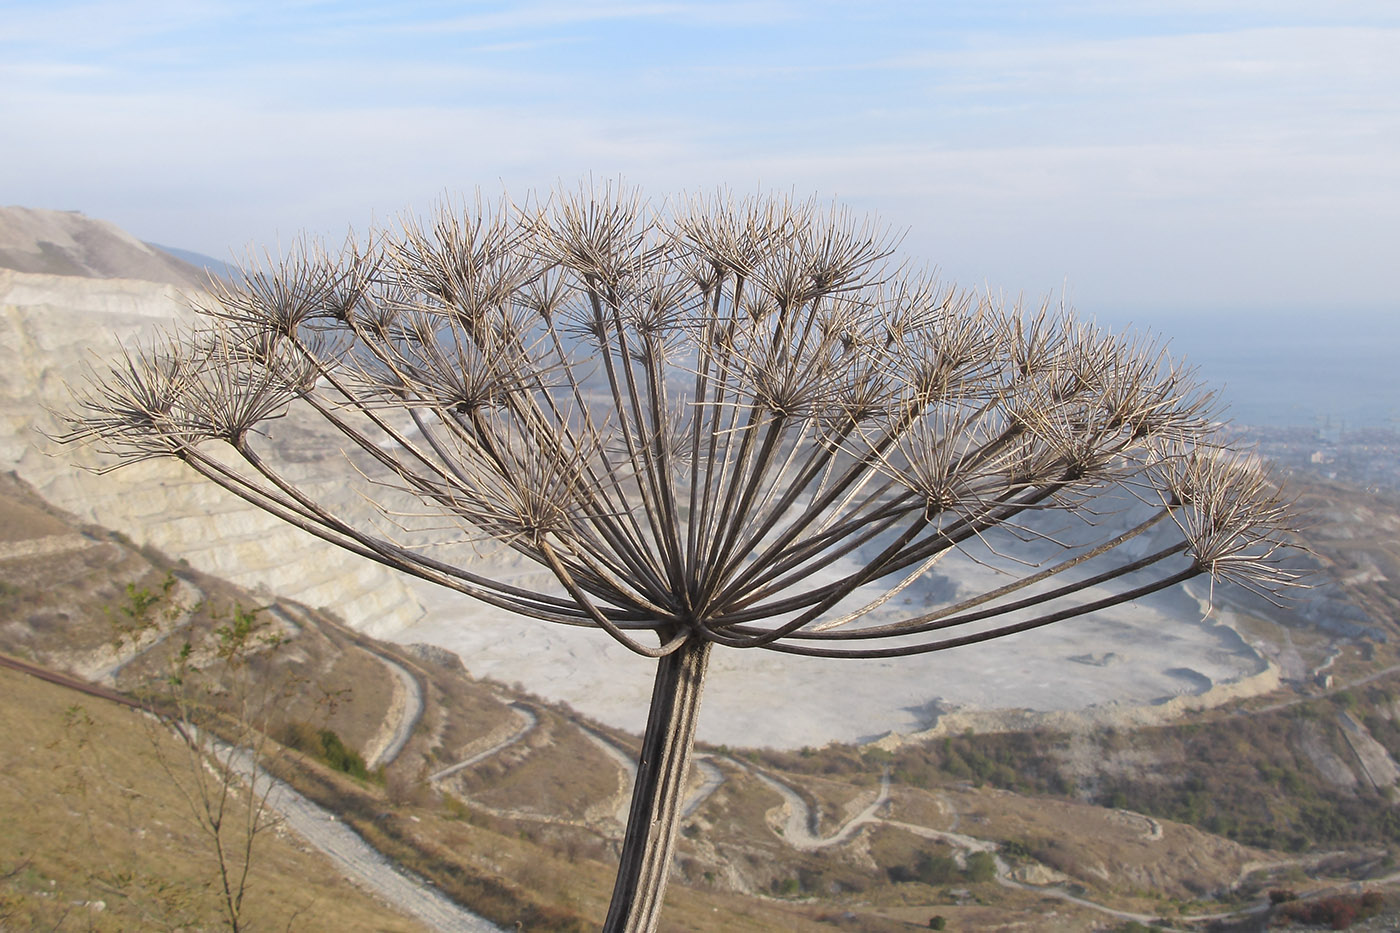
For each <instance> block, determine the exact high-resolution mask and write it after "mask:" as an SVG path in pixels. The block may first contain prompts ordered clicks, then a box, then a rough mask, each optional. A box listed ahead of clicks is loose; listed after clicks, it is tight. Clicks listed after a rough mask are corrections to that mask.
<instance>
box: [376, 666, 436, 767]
mask: <svg viewBox="0 0 1400 933" xmlns="http://www.w3.org/2000/svg"><path fill="white" fill-rule="evenodd" d="M374 656H375V657H376V658H378V659H379V660H380V662H381V663H383V665H384V666H385V667H387V668H388V669H389V670H390V671H391V672H392V673H393V674H394V676H395V677H397V678H398V679H399V684H400V685H401V687H402V693H400V692H399V691H398V690H395V691H394V701H393V705H392V708H391V709H390V711H389V714H390V716H397V719H396V721H395V723H394V725H393V729H392V731H390V733H389V735H388V736H387V737H386V738H385V739H384V740H383V741H384V745H383V747H381V748H380V749H378V751H377V752H376V753H375V754H372V755H369V756H367V758H368V760H366V761H365V767H367V768H368V769H369V770H371V771H373V770H374V769H375V768H378V767H381V766H383V765H387V764H390V763H392V762H393V760H394V759H395V758H397V757H399V753H400V752H402V751H403V747H404V746H405V745H407V744H408V739H409V736H411V735H413V729H414V727H415V726H417V725H418V720H419V719H421V718H422V717H423V688H422V686H421V685H420V684H419V683H418V678H417V677H414V676H413V674H412V673H411V672H410V671H409V670H408V668H406V667H404V666H403V665H402V664H400V663H399V662H397V661H395V660H394V659H392V658H390V657H387V656H385V655H382V654H380V653H378V652H377V651H376V652H374ZM375 738H376V739H379V736H375Z"/></svg>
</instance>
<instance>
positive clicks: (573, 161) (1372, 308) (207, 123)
mask: <svg viewBox="0 0 1400 933" xmlns="http://www.w3.org/2000/svg"><path fill="white" fill-rule="evenodd" d="M0 127H3V138H4V140H5V145H4V149H3V155H0V203H5V204H18V205H24V206H28V207H47V208H59V209H76V210H81V211H83V212H84V213H86V214H88V215H90V216H93V217H99V218H102V219H105V220H110V221H112V222H114V223H117V224H118V225H120V226H122V227H124V228H126V229H128V230H130V231H131V232H133V233H135V234H136V235H138V236H140V237H141V238H143V239H146V240H149V241H152V242H157V243H162V244H165V245H170V246H177V247H181V248H185V249H192V250H196V251H199V252H202V253H206V254H208V255H211V256H215V257H217V258H221V259H222V258H228V257H229V256H230V255H238V254H241V253H243V252H244V250H245V249H247V248H248V247H249V246H252V245H256V246H258V247H260V248H261V247H263V246H269V247H271V248H273V249H274V250H275V249H276V248H277V247H278V245H279V244H288V243H290V242H292V241H294V240H296V239H297V238H298V236H299V235H300V234H301V233H303V232H309V233H311V234H313V235H317V236H324V237H327V238H329V239H332V240H338V239H339V238H340V237H342V236H343V235H344V234H345V233H346V232H347V231H349V230H359V231H363V230H364V229H365V228H366V227H367V226H368V225H370V224H371V223H374V222H381V223H383V222H393V221H394V219H395V218H397V217H399V216H401V215H402V214H403V213H404V212H405V211H407V212H411V213H417V214H422V213H425V212H428V211H429V210H431V209H432V208H433V206H434V205H435V204H436V203H437V202H439V201H440V200H441V199H442V198H443V197H444V196H449V197H455V196H461V195H465V196H468V197H470V196H471V195H472V193H473V192H474V191H477V190H480V191H481V192H482V193H484V194H485V195H487V196H489V197H494V196H496V195H499V194H501V193H502V192H504V193H506V194H508V195H509V196H511V197H515V198H521V197H523V196H525V195H526V194H528V193H530V192H532V191H533V192H541V193H547V192H548V191H550V190H552V189H554V188H556V187H559V186H563V187H568V188H574V187H576V186H577V185H579V184H580V183H587V182H588V181H589V180H590V179H591V180H592V181H593V182H594V183H601V182H604V181H608V180H615V179H621V180H622V181H623V182H625V183H627V184H629V185H634V186H637V187H639V188H641V189H642V190H644V191H645V192H647V193H648V194H649V195H650V196H651V197H652V198H653V199H656V200H661V199H665V198H669V197H674V196H676V195H679V194H683V193H695V192H698V193H708V192H712V191H715V190H716V189H721V188H722V189H725V190H728V191H730V192H733V193H735V194H747V193H751V192H755V191H769V192H782V193H792V194H796V195H798V196H800V197H807V196H812V195H814V196H816V197H818V198H819V199H821V200H824V201H825V200H828V199H835V200H838V201H840V202H842V203H844V204H847V205H849V206H851V207H853V208H855V209H856V210H858V211H861V212H870V213H875V214H878V215H879V216H880V217H881V218H882V219H883V220H884V222H886V223H887V224H889V225H890V226H891V227H892V228H894V229H896V230H899V231H905V234H904V240H903V247H902V248H903V251H904V252H905V253H906V254H907V255H908V256H909V257H910V258H911V260H912V261H913V262H914V263H915V264H917V265H923V266H928V267H930V268H934V269H937V270H938V272H939V273H940V274H941V275H942V276H944V277H945V278H946V279H949V280H951V281H954V282H957V283H958V284H960V285H963V286H966V287H974V288H979V289H983V288H985V289H990V290H992V291H994V292H996V293H998V294H1001V295H1005V296H1008V297H1009V298H1015V297H1016V296H1018V295H1024V296H1026V298H1027V300H1039V299H1040V298H1042V297H1044V296H1046V295H1054V296H1055V297H1056V298H1057V299H1058V298H1064V299H1065V300H1067V301H1068V302H1070V303H1072V304H1073V305H1075V306H1077V307H1078V308H1079V309H1080V310H1081V311H1085V312H1087V313H1091V314H1098V315H1103V316H1105V317H1109V318H1115V317H1117V318H1122V317H1125V316H1136V317H1138V318H1139V319H1145V320H1147V321H1148V322H1149V323H1154V324H1155V323H1159V322H1164V321H1166V322H1169V321H1170V319H1171V316H1172V315H1175V314H1190V313H1194V314H1200V313H1214V312H1217V311H1223V310H1228V311H1231V312H1235V313H1264V312H1272V311H1278V310H1285V311H1288V312H1290V313H1293V314H1297V313H1300V312H1335V311H1352V312H1364V313H1368V314H1374V313H1377V312H1381V313H1384V312H1391V311H1395V312H1400V297H1397V296H1400V287H1397V286H1400V260H1397V254H1400V3H1395V2H1394V0H1379V2H1365V0H1328V2H1325V3H1319V2H1316V0H1306V2H1302V0H1220V2H1199V0H1118V2H1110V0H1045V2H1022V3H1015V2H1003V0H981V2H957V0H952V2H939V0H929V2H895V0H888V2H885V0H863V2H835V0H766V2H765V0H755V2H727V0H715V2H701V0H678V2H625V0H619V2H599V0H575V2H554V3H548V2H545V3H494V2H493V3H472V2H400V3H383V2H375V3H370V2H363V3H361V2H330V0H324V2H322V0H282V2H276V3H272V2H269V3H257V2H243V0H178V2H168V3H167V2H136V0H107V2H104V0H98V2H69V0H37V2H30V0H19V2H16V0H0ZM1168 326H1169V325H1168Z"/></svg>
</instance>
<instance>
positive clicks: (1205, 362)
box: [1100, 311, 1400, 430]
mask: <svg viewBox="0 0 1400 933" xmlns="http://www.w3.org/2000/svg"><path fill="white" fill-rule="evenodd" d="M1100 321H1101V322H1102V323H1104V324H1105V325H1107V326H1108V327H1110V328H1111V329H1113V330H1115V331H1123V330H1129V331H1133V332H1140V331H1142V330H1143V329H1144V327H1147V328H1150V330H1151V331H1152V332H1153V333H1154V334H1156V335H1157V336H1158V338H1159V339H1161V340H1166V341H1169V344H1168V346H1169V350H1170V352H1171V355H1172V357H1173V358H1175V359H1184V360H1185V361H1186V362H1187V363H1189V364H1190V365H1192V366H1194V367H1195V368H1196V370H1197V373H1198V376H1199V378H1200V379H1201V380H1202V381H1203V382H1205V383H1206V384H1207V385H1209V386H1212V387H1214V388H1217V389H1219V390H1220V397H1221V398H1222V399H1223V400H1224V401H1225V402H1226V404H1227V406H1228V407H1227V408H1226V411H1225V416H1226V417H1227V418H1228V419H1229V420H1231V421H1234V422H1236V423H1238V424H1246V425H1260V426H1267V427H1290V426H1318V427H1323V426H1326V427H1331V428H1346V429H1357V428H1390V429H1392V430H1400V313H1397V314H1383V313H1369V314H1361V313H1356V312H1318V313H1315V314H1303V313H1299V312H1280V313H1277V314H1270V313H1266V312H1258V311H1250V312H1238V313H1219V314H1206V313H1201V312H1191V313H1184V312H1181V313H1175V314H1167V313H1162V314H1154V315H1142V316H1138V317H1136V318H1135V319H1133V321H1132V323H1131V324H1128V323H1127V319H1126V317H1124V318H1123V319H1122V320H1121V321H1120V320H1119V316H1117V315H1115V316H1114V318H1113V319H1111V320H1110V319H1109V318H1107V317H1101V318H1100Z"/></svg>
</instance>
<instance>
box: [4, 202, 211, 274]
mask: <svg viewBox="0 0 1400 933" xmlns="http://www.w3.org/2000/svg"><path fill="white" fill-rule="evenodd" d="M180 252H181V253H182V254H183V255H175V254H174V253H172V252H171V251H170V250H166V249H165V248H163V247H156V246H152V245H151V244H149V243H143V242H141V241H140V240H138V239H137V238H136V237H134V236H132V235H131V234H130V233H127V232H126V231H125V230H123V229H121V228H120V227H118V226H116V225H115V224H112V223H109V222H107V221H105V220H97V219H95V218H92V217H88V216H87V215H85V214H82V213H80V212H78V211H51V210H42V209H39V208H32V207H0V268H3V269H14V270H15V271H17V272H34V273H46V274H49V275H72V276H81V277H83V278H92V279H113V278H127V279H141V280H144V281H148V282H159V283H162V284H166V285H176V286H179V287H182V288H203V287H205V284H206V283H207V282H208V279H209V274H208V273H206V272H205V271H204V268H205V267H208V268H209V269H210V270H211V271H213V272H214V273H215V274H223V271H224V270H223V266H224V264H223V263H220V262H218V261H217V260H213V259H209V258H208V257H202V256H198V255H197V254H192V253H184V251H180ZM191 258H193V259H194V260H195V261H193V262H192V261H189V260H190V259H191Z"/></svg>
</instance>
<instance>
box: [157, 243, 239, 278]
mask: <svg viewBox="0 0 1400 933" xmlns="http://www.w3.org/2000/svg"><path fill="white" fill-rule="evenodd" d="M146 245H147V246H149V247H151V248H152V249H155V250H159V251H160V252H162V253H167V254H169V255H171V256H174V257H175V258H176V259H179V260H180V261H182V262H187V263H189V264H190V265H192V266H194V267H195V268H196V269H200V270H203V271H205V272H207V273H209V274H210V275H212V276H215V277H217V278H221V279H227V280H229V281H231V282H232V281H240V280H241V279H242V278H243V272H242V270H240V269H239V268H238V266H236V265H234V264H233V263H230V262H224V261H223V260H222V259H215V258H214V257H213V256H206V255H204V254H203V253H196V252H195V251H194V250H189V249H180V248H179V247H175V246H162V245H161V244H159V243H147V244H146Z"/></svg>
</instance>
